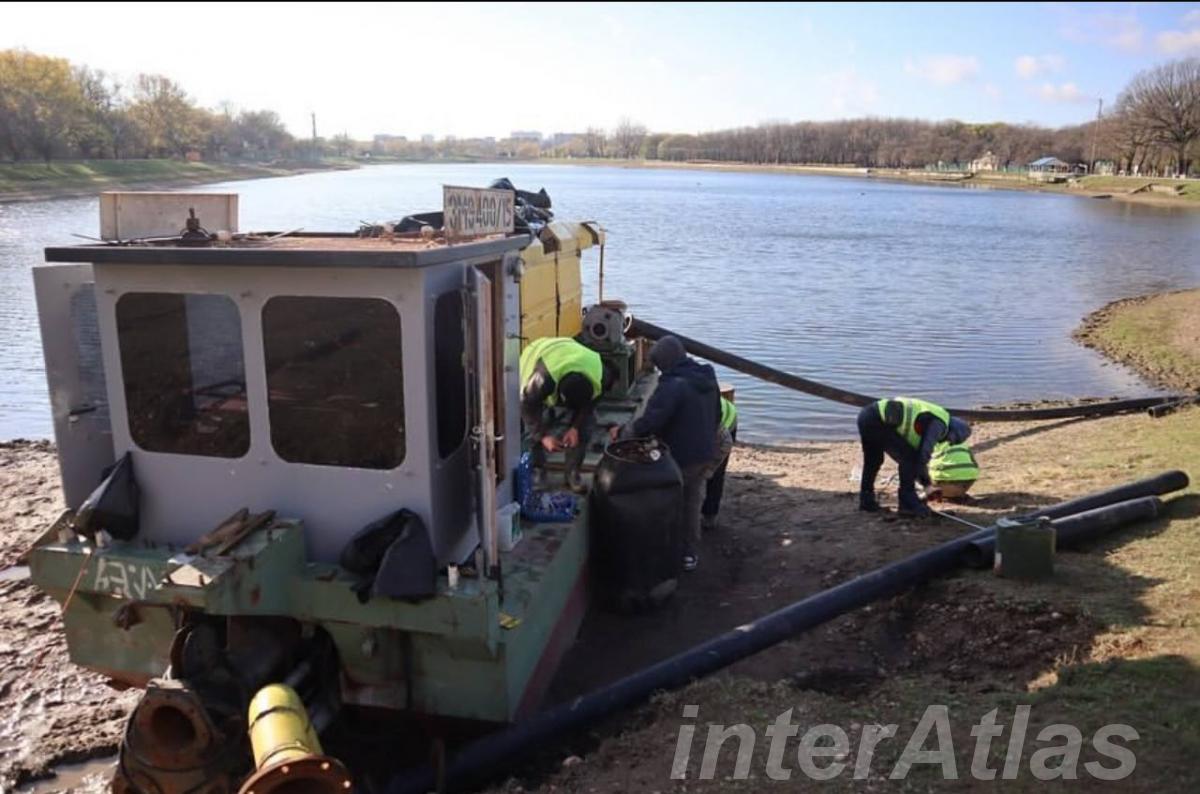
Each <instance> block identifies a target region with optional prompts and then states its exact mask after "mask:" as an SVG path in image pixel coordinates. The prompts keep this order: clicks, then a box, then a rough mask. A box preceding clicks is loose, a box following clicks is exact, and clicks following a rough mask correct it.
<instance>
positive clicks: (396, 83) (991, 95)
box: [0, 3, 1200, 138]
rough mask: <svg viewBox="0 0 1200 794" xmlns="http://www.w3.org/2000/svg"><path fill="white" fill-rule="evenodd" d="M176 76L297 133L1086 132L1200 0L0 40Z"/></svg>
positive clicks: (244, 16) (552, 11)
mask: <svg viewBox="0 0 1200 794" xmlns="http://www.w3.org/2000/svg"><path fill="white" fill-rule="evenodd" d="M8 47H24V48H26V49H28V50H31V51H34V52H38V53H44V54H49V55H57V56H62V57H65V58H68V59H70V60H71V61H73V62H75V63H83V64H87V65H89V66H92V67H96V68H100V69H104V70H106V71H110V72H114V73H117V74H119V75H122V76H125V77H128V76H131V75H133V74H135V73H137V72H154V73H160V74H164V75H166V76H168V77H170V78H172V79H174V80H177V81H178V82H180V83H181V84H182V85H183V86H184V88H185V89H186V90H187V91H188V92H189V93H190V94H191V95H192V97H193V98H194V99H196V100H197V101H198V102H200V103H201V104H203V105H205V106H212V107H215V106H216V105H217V104H219V103H220V102H222V101H230V102H232V103H234V104H235V105H236V106H238V107H241V108H270V109H273V110H276V111H278V112H279V114H280V115H281V116H282V117H283V120H284V122H285V123H286V124H287V125H288V127H289V129H291V131H292V132H293V133H296V134H298V135H307V134H308V132H309V114H310V113H313V112H315V113H316V114H317V124H318V128H319V129H318V131H319V133H320V134H321V135H324V136H331V135H334V134H337V133H339V132H348V133H350V134H351V135H352V136H354V137H356V138H369V137H370V136H372V135H374V134H375V133H393V134H401V135H408V136H410V137H411V136H417V135H421V134H423V133H431V134H434V135H437V136H439V137H440V136H443V135H447V134H451V135H457V136H459V137H469V136H488V135H490V136H496V137H504V136H507V134H508V133H509V132H510V131H512V130H539V131H541V132H542V133H545V134H549V133H552V132H558V131H577V130H581V129H583V128H585V127H587V126H590V125H594V126H599V127H604V128H611V127H612V126H614V124H615V123H616V122H617V120H618V119H619V118H620V117H622V116H629V117H630V118H632V119H634V120H635V121H640V122H641V123H643V124H645V125H647V126H648V127H649V128H650V129H652V130H656V131H670V132H698V131H703V130H711V129H718V128H723V127H731V126H740V125H747V124H757V123H759V122H762V121H767V120H781V119H782V120H791V121H799V120H809V119H812V120H822V119H833V118H845V117H849V116H862V115H873V116H904V117H916V118H925V119H944V118H959V119H963V120H967V121H995V120H999V121H1009V122H1035V123H1040V124H1048V125H1055V126H1057V125H1063V124H1073V123H1079V122H1082V121H1085V120H1087V119H1089V118H1091V117H1093V116H1094V115H1095V112H1096V100H1097V99H1098V98H1100V97H1103V98H1104V101H1105V105H1106V107H1107V106H1109V105H1110V103H1111V102H1112V100H1113V99H1115V97H1116V95H1117V93H1118V92H1119V91H1120V90H1121V88H1122V87H1123V86H1124V85H1125V83H1126V82H1127V81H1128V80H1129V78H1130V77H1132V76H1133V74H1134V73H1136V72H1137V71H1138V70H1140V69H1143V68H1146V67H1148V66H1152V65H1155V64H1158V63H1161V62H1163V61H1166V60H1169V59H1171V58H1179V57H1186V56H1189V55H1200V3H1130V4H1076V3H1029V4H986V5H984V4H981V5H978V6H973V5H968V4H945V5H934V4H928V5H926V4H911V5H865V4H864V5H851V4H838V5H825V4H794V5H763V6H760V5H753V4H729V5H687V4H662V5H656V4H652V3H640V4H636V5H634V4H630V5H624V4H611V5H609V4H605V5H555V4H542V3H496V4H488V5H471V4H462V5H453V4H436V5H423V4H413V3H406V4H382V5H376V4H355V3H338V4H336V5H334V4H322V3H270V4H265V3H264V4H257V3H238V4H222V3H145V4H140V3H139V4H128V5H126V4H122V3H95V4H82V5H76V4H70V3H63V4H54V3H43V4H21V3H5V4H4V8H3V12H2V14H0V48H8Z"/></svg>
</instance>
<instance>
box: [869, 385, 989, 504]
mask: <svg viewBox="0 0 1200 794" xmlns="http://www.w3.org/2000/svg"><path fill="white" fill-rule="evenodd" d="M970 434H971V428H970V426H969V425H967V423H966V422H964V421H962V420H961V419H954V418H952V417H951V416H950V412H949V411H947V410H946V409H945V408H943V407H941V406H940V405H935V404H934V403H931V402H927V401H925V400H920V399H917V398H915V397H894V398H892V399H890V400H877V401H876V402H873V403H870V404H868V405H866V406H865V407H863V409H862V410H861V411H859V414H858V435H859V438H860V440H861V441H862V450H863V467H862V483H861V484H860V486H859V491H858V509H859V510H866V511H868V512H874V511H876V510H879V502H877V501H876V500H875V477H876V476H877V475H878V474H879V468H880V467H881V466H882V465H883V455H884V453H885V452H886V453H887V454H888V456H889V457H891V458H892V459H893V460H894V461H896V463H898V464H899V465H900V510H899V512H900V515H902V516H908V517H914V518H925V517H927V516H928V515H929V508H928V507H926V506H925V505H924V504H923V503H922V502H921V500H920V499H919V498H918V497H917V488H916V483H917V482H918V481H919V482H920V483H921V484H922V485H925V486H929V485H930V484H931V482H932V480H930V478H929V470H928V466H929V459H930V458H931V457H932V455H933V448H934V446H935V445H937V444H938V442H941V441H949V442H950V443H951V444H961V443H962V442H963V441H966V440H967V437H968V436H969V435H970Z"/></svg>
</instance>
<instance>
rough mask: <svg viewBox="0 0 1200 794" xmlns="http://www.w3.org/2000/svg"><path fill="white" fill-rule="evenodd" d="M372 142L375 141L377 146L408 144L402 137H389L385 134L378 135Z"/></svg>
mask: <svg viewBox="0 0 1200 794" xmlns="http://www.w3.org/2000/svg"><path fill="white" fill-rule="evenodd" d="M374 140H375V144H376V145H377V146H386V145H387V144H389V143H407V142H408V138H406V137H404V136H403V135H389V134H387V133H380V134H378V135H376V136H375V138H374Z"/></svg>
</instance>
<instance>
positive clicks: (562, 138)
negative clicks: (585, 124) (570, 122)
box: [550, 132, 583, 146]
mask: <svg viewBox="0 0 1200 794" xmlns="http://www.w3.org/2000/svg"><path fill="white" fill-rule="evenodd" d="M580 137H583V133H582V132H556V133H554V134H553V135H551V136H550V145H551V146H562V145H564V144H568V143H570V142H571V141H573V140H575V139H576V138H580Z"/></svg>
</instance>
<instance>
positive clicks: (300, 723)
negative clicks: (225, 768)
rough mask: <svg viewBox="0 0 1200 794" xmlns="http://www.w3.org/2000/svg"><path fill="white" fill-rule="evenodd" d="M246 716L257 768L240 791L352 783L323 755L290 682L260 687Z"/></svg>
mask: <svg viewBox="0 0 1200 794" xmlns="http://www.w3.org/2000/svg"><path fill="white" fill-rule="evenodd" d="M247 719H248V720H249V723H250V745H251V747H253V749H254V767H255V772H254V774H252V775H251V776H250V777H249V778H247V779H246V782H245V783H243V784H242V788H241V789H240V791H239V794H272V792H291V791H304V792H305V794H343V793H344V792H348V791H350V789H351V788H352V787H353V783H352V782H351V780H350V774H349V773H348V772H347V771H346V768H345V767H344V766H342V763H341V762H340V761H338V760H337V759H336V758H331V757H329V756H326V755H323V754H322V751H321V742H320V741H319V740H318V739H317V731H316V729H315V728H314V727H313V724H312V721H311V720H309V718H308V710H307V709H305V708H304V702H303V701H302V700H301V699H300V696H299V695H298V694H296V690H294V689H292V688H291V687H290V686H287V685H286V684H268V685H267V686H265V687H263V688H262V689H260V690H258V693H257V694H256V695H255V696H254V699H253V700H251V701H250V713H249V716H248V718H247Z"/></svg>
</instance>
